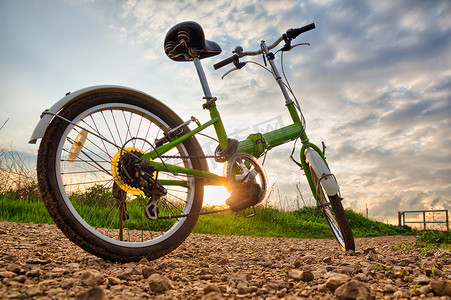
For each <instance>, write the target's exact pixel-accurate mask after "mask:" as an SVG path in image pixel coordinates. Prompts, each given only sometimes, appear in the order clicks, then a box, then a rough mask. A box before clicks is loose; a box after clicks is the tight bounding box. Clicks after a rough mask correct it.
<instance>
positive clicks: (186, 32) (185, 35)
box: [164, 21, 221, 61]
mask: <svg viewBox="0 0 451 300" xmlns="http://www.w3.org/2000/svg"><path fill="white" fill-rule="evenodd" d="M164 52H165V53H166V55H167V56H168V57H169V58H170V59H172V60H174V61H192V60H193V57H198V58H199V59H203V58H207V57H211V56H214V55H218V54H219V53H221V47H219V45H218V44H217V43H215V42H212V41H209V40H206V39H205V35H204V30H203V29H202V27H201V26H200V25H199V24H197V23H196V22H192V21H188V22H182V23H179V24H177V25H175V26H173V27H172V28H171V29H169V31H168V33H167V34H166V37H165V38H164Z"/></svg>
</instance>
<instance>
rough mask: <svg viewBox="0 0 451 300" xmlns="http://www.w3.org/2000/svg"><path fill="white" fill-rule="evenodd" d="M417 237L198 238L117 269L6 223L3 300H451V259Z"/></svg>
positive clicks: (1, 249)
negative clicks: (351, 246)
mask: <svg viewBox="0 0 451 300" xmlns="http://www.w3.org/2000/svg"><path fill="white" fill-rule="evenodd" d="M413 243H414V237H410V236H408V237H406V236H392V237H379V238H366V239H357V240H356V246H357V251H356V252H355V253H348V254H347V255H344V254H342V253H340V252H339V251H338V249H337V247H336V245H335V242H334V241H333V240H311V239H288V238H256V237H232V236H214V235H201V234H192V235H190V237H189V238H188V239H187V240H186V241H185V243H183V244H182V245H181V247H179V248H178V249H177V250H175V251H174V252H172V253H171V254H169V255H167V256H165V257H163V258H161V259H158V260H156V261H150V262H149V261H147V260H145V259H144V260H141V261H140V262H138V263H127V264H119V263H111V262H108V261H105V260H103V259H100V258H97V257H95V256H92V255H90V254H89V253H86V252H84V251H83V250H82V249H80V248H79V247H77V246H75V245H74V244H72V243H71V242H70V241H69V240H68V239H66V238H65V237H64V235H63V234H62V233H61V232H60V231H59V230H58V229H57V228H56V227H55V226H53V225H42V224H20V223H9V222H0V298H1V299H66V298H76V299H149V298H151V299H241V298H244V299H280V298H282V299H306V298H309V299H412V298H413V299H415V298H417V299H451V264H450V261H451V253H450V251H447V250H443V249H430V250H429V251H425V250H424V249H417V248H414V247H413V246H412V245H413Z"/></svg>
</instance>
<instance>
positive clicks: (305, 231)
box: [0, 192, 449, 240]
mask: <svg viewBox="0 0 451 300" xmlns="http://www.w3.org/2000/svg"><path fill="white" fill-rule="evenodd" d="M127 207H128V209H129V210H128V213H129V215H130V217H131V219H135V220H136V222H135V224H132V227H133V228H139V225H140V223H139V217H137V216H138V215H140V212H138V211H135V210H136V209H134V208H133V205H132V204H129V205H127ZM204 209H205V210H209V209H216V208H215V207H206V208H204ZM104 210H105V209H104ZM105 214H106V212H104V211H103V210H102V209H101V208H100V209H96V210H95V211H94V212H93V213H92V218H94V219H96V218H97V219H99V220H101V218H102V217H103V216H104V215H105ZM346 214H347V216H348V219H349V222H350V224H351V228H352V229H353V233H354V236H355V237H375V236H387V235H408V234H412V230H411V229H410V228H400V227H398V226H394V225H387V224H384V223H381V222H377V221H373V220H370V219H367V218H365V217H364V216H363V215H362V214H359V213H356V212H354V211H352V210H346ZM0 220H1V221H8V222H24V223H27V222H32V223H47V224H53V220H52V219H51V217H50V215H49V214H48V212H47V210H46V208H45V206H44V204H43V202H42V201H41V200H40V198H39V197H37V196H35V195H32V196H20V195H18V194H16V193H14V192H4V193H0ZM92 222H97V221H96V220H93V221H92ZM99 222H100V221H99ZM193 232H194V233H204V234H217V235H238V236H266V237H290V238H333V236H332V232H331V230H330V228H329V226H328V225H327V223H326V220H325V218H324V216H323V214H322V212H321V211H320V210H315V209H314V208H313V207H304V208H301V209H300V210H297V211H292V212H281V211H279V210H277V209H274V208H272V207H264V206H260V207H257V208H256V215H255V216H254V217H252V218H245V217H243V216H239V215H237V214H235V213H232V212H223V213H218V214H211V215H204V216H201V217H200V219H199V221H198V223H197V224H196V227H195V228H194V230H193ZM447 239H448V240H449V236H448V237H447Z"/></svg>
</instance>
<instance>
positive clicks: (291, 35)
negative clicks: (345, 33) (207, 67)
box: [213, 23, 316, 70]
mask: <svg viewBox="0 0 451 300" xmlns="http://www.w3.org/2000/svg"><path fill="white" fill-rule="evenodd" d="M315 28H316V26H315V23H311V24H308V25H306V26H303V27H300V28H292V29H288V30H287V32H286V33H284V34H283V35H282V36H281V37H280V38H278V39H277V40H276V41H275V42H274V43H273V44H272V45H270V46H268V50H271V49H273V48H275V47H276V46H277V45H279V43H280V42H281V41H283V40H285V41H291V40H293V39H295V38H296V37H298V36H299V35H300V34H302V33H304V32H307V31H309V30H312V29H315ZM234 52H235V51H234ZM262 52H263V50H261V49H260V50H258V51H248V52H241V53H236V54H234V55H232V56H230V57H228V58H226V59H224V60H221V61H220V62H218V63H216V64H214V65H213V68H214V69H215V70H217V69H219V68H222V67H224V66H226V65H228V64H230V63H233V62H236V63H238V59H239V58H240V57H243V56H255V55H260V54H262Z"/></svg>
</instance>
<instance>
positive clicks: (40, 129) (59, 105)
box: [28, 85, 208, 171]
mask: <svg viewBox="0 0 451 300" xmlns="http://www.w3.org/2000/svg"><path fill="white" fill-rule="evenodd" d="M104 92H117V93H123V94H129V95H133V96H136V97H138V98H141V99H143V100H145V101H147V102H149V103H151V104H152V105H154V106H156V107H158V108H159V109H161V110H162V111H164V112H165V113H166V114H168V115H169V117H171V118H172V119H173V120H175V121H176V122H177V124H182V123H183V120H182V119H181V118H180V117H179V116H178V115H177V114H176V113H175V112H173V111H172V110H171V109H170V108H169V107H168V106H166V105H165V104H164V103H162V102H161V101H159V100H157V99H155V98H154V97H152V96H150V95H148V94H145V93H143V92H141V91H138V90H135V89H131V88H128V87H123V86H114V85H102V86H92V87H87V88H84V89H81V90H78V91H76V92H73V93H67V94H66V96H64V97H63V98H62V99H61V100H59V101H58V102H56V103H55V104H54V105H52V107H50V108H49V109H46V110H45V111H44V112H43V113H42V115H41V119H40V120H39V122H38V124H37V126H36V128H35V129H34V131H33V134H32V135H31V138H30V140H29V142H28V143H29V144H36V142H37V140H38V139H40V138H42V137H43V136H44V134H45V132H46V131H47V128H48V126H49V124H50V123H51V122H52V119H53V118H54V116H55V114H58V112H60V111H61V110H62V109H63V108H64V107H66V106H67V105H69V104H70V103H72V102H74V101H76V100H78V99H80V98H82V97H85V96H89V95H92V94H98V93H104ZM192 142H193V145H194V147H195V148H196V152H197V153H198V155H199V156H203V155H204V154H203V151H202V148H201V146H200V145H199V142H198V141H197V139H195V138H193V140H192ZM201 161H203V162H201V164H202V169H203V170H205V171H208V164H207V163H206V162H205V160H201Z"/></svg>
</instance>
